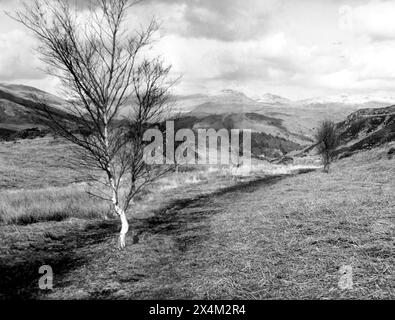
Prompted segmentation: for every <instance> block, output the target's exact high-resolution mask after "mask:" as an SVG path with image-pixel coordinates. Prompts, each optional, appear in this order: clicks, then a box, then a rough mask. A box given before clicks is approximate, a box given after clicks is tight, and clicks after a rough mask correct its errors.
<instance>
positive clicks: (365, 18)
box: [350, 1, 395, 41]
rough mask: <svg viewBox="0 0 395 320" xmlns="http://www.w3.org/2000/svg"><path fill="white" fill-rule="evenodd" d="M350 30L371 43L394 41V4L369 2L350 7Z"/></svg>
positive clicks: (389, 2)
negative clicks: (368, 39)
mask: <svg viewBox="0 0 395 320" xmlns="http://www.w3.org/2000/svg"><path fill="white" fill-rule="evenodd" d="M351 8H352V10H351V11H350V14H351V15H352V16H351V18H352V20H351V21H352V29H353V31H354V32H355V33H357V34H359V35H364V36H367V37H369V38H370V40H372V41H385V40H395V19H394V17H395V2H393V1H370V2H369V3H367V4H364V5H360V6H356V7H351Z"/></svg>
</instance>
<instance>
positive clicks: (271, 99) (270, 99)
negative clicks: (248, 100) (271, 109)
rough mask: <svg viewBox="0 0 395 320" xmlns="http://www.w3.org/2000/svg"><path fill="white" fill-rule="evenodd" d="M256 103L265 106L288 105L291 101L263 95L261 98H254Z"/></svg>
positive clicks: (271, 95)
mask: <svg viewBox="0 0 395 320" xmlns="http://www.w3.org/2000/svg"><path fill="white" fill-rule="evenodd" d="M256 101H257V102H260V103H267V104H288V103H290V102H291V100H289V99H287V98H283V97H281V96H278V95H275V94H271V93H265V94H264V95H263V96H262V97H259V98H256Z"/></svg>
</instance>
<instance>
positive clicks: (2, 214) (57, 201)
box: [0, 185, 110, 225]
mask: <svg viewBox="0 0 395 320" xmlns="http://www.w3.org/2000/svg"><path fill="white" fill-rule="evenodd" d="M109 212H110V206H109V204H107V203H105V202H104V201H100V200H98V199H96V198H92V197H90V196H88V194H87V193H85V191H84V188H83V187H82V186H79V185H74V186H69V187H48V188H45V189H39V190H21V191H20V190H16V191H2V192H0V222H3V223H6V224H17V225H26V224H30V223H37V222H45V221H62V220H65V219H67V218H71V217H77V218H81V219H104V218H106V217H107V216H108V215H109Z"/></svg>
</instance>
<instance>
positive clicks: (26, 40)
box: [0, 30, 45, 81]
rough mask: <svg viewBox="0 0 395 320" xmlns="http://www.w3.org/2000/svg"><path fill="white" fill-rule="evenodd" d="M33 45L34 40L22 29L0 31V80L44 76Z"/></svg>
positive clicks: (39, 77) (40, 77)
mask: <svg viewBox="0 0 395 320" xmlns="http://www.w3.org/2000/svg"><path fill="white" fill-rule="evenodd" d="M34 46H35V42H34V40H33V39H32V38H31V37H30V36H29V35H27V34H26V33H25V32H23V31H20V30H13V31H10V32H7V33H0V81H12V80H20V79H42V78H43V77H45V74H44V73H43V72H42V71H40V70H39V67H40V66H41V62H40V60H39V59H38V57H37V55H36V54H35V53H34V51H33V47H34Z"/></svg>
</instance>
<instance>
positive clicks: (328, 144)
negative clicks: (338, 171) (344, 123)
mask: <svg viewBox="0 0 395 320" xmlns="http://www.w3.org/2000/svg"><path fill="white" fill-rule="evenodd" d="M315 141H316V145H317V150H318V154H319V155H320V156H321V158H322V163H323V165H324V172H326V173H328V172H329V166H330V163H331V162H332V160H333V157H334V151H335V149H336V147H337V145H338V133H337V131H336V124H335V123H334V122H333V121H330V120H324V121H322V122H321V123H320V125H319V127H318V129H317V132H316V135H315Z"/></svg>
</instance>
